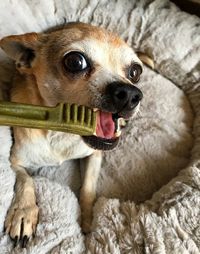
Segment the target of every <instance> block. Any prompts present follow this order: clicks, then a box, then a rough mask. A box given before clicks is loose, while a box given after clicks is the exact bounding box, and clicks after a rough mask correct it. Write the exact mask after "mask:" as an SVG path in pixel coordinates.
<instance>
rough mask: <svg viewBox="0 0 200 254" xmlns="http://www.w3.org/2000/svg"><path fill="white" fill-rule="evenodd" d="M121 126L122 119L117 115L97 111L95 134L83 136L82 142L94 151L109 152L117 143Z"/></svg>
mask: <svg viewBox="0 0 200 254" xmlns="http://www.w3.org/2000/svg"><path fill="white" fill-rule="evenodd" d="M122 126H123V118H121V117H120V116H119V115H118V114H112V113H109V112H103V111H100V110H97V127H96V133H95V134H94V135H93V136H84V137H83V140H84V141H85V142H86V143H87V144H88V145H89V146H91V147H92V148H94V149H98V150H111V149H113V148H114V147H115V146H116V145H117V143H118V141H119V137H120V135H121V127H122Z"/></svg>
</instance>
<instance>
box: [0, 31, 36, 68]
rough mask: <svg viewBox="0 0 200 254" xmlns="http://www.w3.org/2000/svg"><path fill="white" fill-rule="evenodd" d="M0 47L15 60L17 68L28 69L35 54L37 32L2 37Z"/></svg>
mask: <svg viewBox="0 0 200 254" xmlns="http://www.w3.org/2000/svg"><path fill="white" fill-rule="evenodd" d="M0 47H1V48H2V49H3V50H4V51H5V53H6V54H7V55H8V56H9V57H10V58H12V59H13V60H15V62H16V67H17V68H18V69H20V70H22V71H23V70H28V69H30V68H31V63H32V61H33V59H34V58H35V55H36V49H37V47H38V34H37V33H28V34H23V35H11V36H7V37H4V38H3V39H1V40H0Z"/></svg>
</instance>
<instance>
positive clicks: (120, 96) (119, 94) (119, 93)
mask: <svg viewBox="0 0 200 254" xmlns="http://www.w3.org/2000/svg"><path fill="white" fill-rule="evenodd" d="M115 96H116V97H117V99H119V100H123V99H125V98H126V97H127V93H126V92H125V91H117V92H116V93H115Z"/></svg>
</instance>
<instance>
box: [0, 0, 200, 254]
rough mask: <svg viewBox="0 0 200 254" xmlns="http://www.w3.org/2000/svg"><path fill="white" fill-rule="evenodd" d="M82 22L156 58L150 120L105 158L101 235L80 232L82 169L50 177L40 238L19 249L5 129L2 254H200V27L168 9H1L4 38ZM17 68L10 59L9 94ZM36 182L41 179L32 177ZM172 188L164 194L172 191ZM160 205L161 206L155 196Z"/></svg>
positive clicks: (127, 132)
mask: <svg viewBox="0 0 200 254" xmlns="http://www.w3.org/2000/svg"><path fill="white" fill-rule="evenodd" d="M64 19H66V21H75V20H81V21H84V22H89V23H92V24H95V25H100V26H104V27H106V28H108V29H109V30H112V31H115V32H117V33H118V34H119V35H121V37H123V38H124V39H125V40H127V42H128V43H129V44H130V45H132V46H133V47H134V48H135V50H140V51H142V52H146V53H147V54H149V55H150V56H151V57H152V58H153V59H154V61H155V66H156V68H155V69H156V71H152V70H150V69H148V68H145V71H144V74H143V78H142V80H141V82H140V84H139V86H140V87H141V89H142V91H143V93H144V99H143V102H142V106H141V111H140V114H139V115H138V116H137V118H136V119H133V120H132V121H130V122H129V123H128V125H127V126H126V128H125V129H124V133H123V137H122V139H121V142H120V144H119V146H118V147H117V148H116V149H115V150H113V151H110V152H106V153H105V157H104V162H103V167H102V171H101V175H100V179H99V182H98V199H97V202H96V204H95V207H94V220H93V228H92V232H91V234H89V235H87V236H84V235H83V234H82V233H81V229H80V226H79V215H80V208H79V204H78V199H77V197H76V195H75V194H78V192H79V188H80V185H81V181H80V173H79V162H78V161H68V162H65V163H64V164H63V165H62V166H61V167H59V168H58V167H57V168H56V167H52V168H40V169H38V172H37V174H35V175H34V176H33V177H34V182H35V186H36V193H37V201H38V205H39V207H40V216H39V225H38V227H37V233H36V237H35V238H34V239H32V240H31V242H30V243H29V245H28V247H27V249H23V250H22V249H20V248H19V247H17V248H15V249H13V247H12V242H11V241H10V239H9V237H8V236H6V235H5V234H4V233H3V232H2V231H3V223H4V219H5V215H6V212H7V210H8V208H9V205H10V203H11V200H12V197H13V187H14V183H15V176H14V173H13V171H12V169H11V168H10V164H9V160H8V159H9V151H10V147H11V143H12V140H11V135H10V130H9V128H8V127H0V144H1V149H0V253H1V254H7V253H17V254H18V253H27V254H30V253H31V254H36V253H37V254H45V253H51V254H56V253H75V254H78V253H83V252H86V253H98V254H100V253H102V254H103V253H106V254H107V253H114V254H118V253H200V219H199V218H200V103H199V102H200V20H199V19H198V18H197V17H195V16H191V15H188V14H186V13H183V12H181V11H180V10H179V9H177V8H176V7H175V6H174V4H172V3H170V2H169V1H167V0H141V1H136V0H124V1H115V0H109V1H108V0H107V1H106V0H103V1H100V0H99V1H98V0H88V1H87V0H84V1H81V0H48V1H47V0H41V1H37V0H32V1H30V0H20V1H17V0H12V1H8V0H5V1H1V2H0V37H3V36H5V35H9V34H19V33H25V32H30V31H41V30H43V29H46V28H48V27H49V26H53V25H57V24H60V23H62V22H63V21H64ZM12 70H13V66H12V64H11V63H10V61H9V60H8V59H7V58H6V56H5V55H4V54H3V52H0V82H1V87H3V86H7V85H8V83H9V82H10V79H11V76H12V75H11V74H12ZM30 173H31V172H30ZM162 186H163V187H162ZM152 195H153V196H152Z"/></svg>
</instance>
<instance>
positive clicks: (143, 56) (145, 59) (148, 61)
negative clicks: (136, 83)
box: [137, 52, 155, 69]
mask: <svg viewBox="0 0 200 254" xmlns="http://www.w3.org/2000/svg"><path fill="white" fill-rule="evenodd" d="M137 56H138V57H139V59H140V60H141V61H142V62H143V63H144V64H146V65H147V66H149V67H150V68H151V69H154V68H155V66H154V61H153V59H152V58H150V57H149V56H148V55H147V54H145V53H142V52H137Z"/></svg>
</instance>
